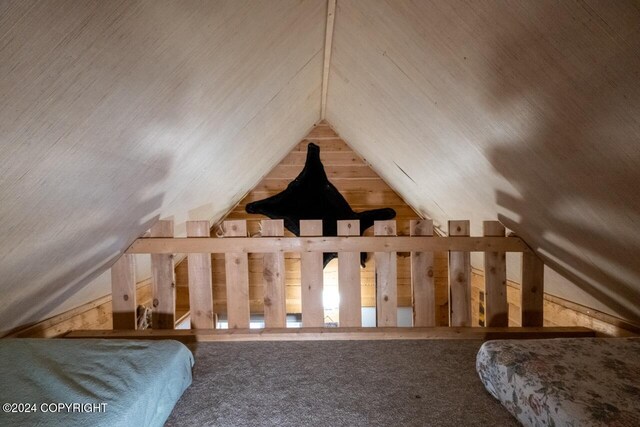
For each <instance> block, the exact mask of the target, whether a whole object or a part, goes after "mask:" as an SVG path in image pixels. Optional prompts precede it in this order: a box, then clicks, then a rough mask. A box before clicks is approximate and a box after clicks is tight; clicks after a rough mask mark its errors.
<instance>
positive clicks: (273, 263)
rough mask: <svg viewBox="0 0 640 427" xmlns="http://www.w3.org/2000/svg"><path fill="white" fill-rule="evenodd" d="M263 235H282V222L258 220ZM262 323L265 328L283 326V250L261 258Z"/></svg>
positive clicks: (284, 310) (285, 323)
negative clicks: (262, 281)
mask: <svg viewBox="0 0 640 427" xmlns="http://www.w3.org/2000/svg"><path fill="white" fill-rule="evenodd" d="M260 225H261V228H262V236H263V237H278V236H284V222H283V221H282V220H281V219H279V220H270V219H265V220H262V221H261V222H260ZM263 264H264V266H263V272H262V278H263V280H264V323H265V326H266V327H267V328H285V327H286V326H287V309H286V306H285V303H286V298H285V288H284V286H285V282H284V279H285V277H284V276H285V269H284V253H283V252H267V253H265V254H264V258H263Z"/></svg>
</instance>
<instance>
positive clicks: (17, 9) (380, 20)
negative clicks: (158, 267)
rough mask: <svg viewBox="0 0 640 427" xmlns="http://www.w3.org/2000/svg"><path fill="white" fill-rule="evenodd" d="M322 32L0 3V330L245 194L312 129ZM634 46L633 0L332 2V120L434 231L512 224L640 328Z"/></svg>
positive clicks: (143, 10) (576, 289)
mask: <svg viewBox="0 0 640 427" xmlns="http://www.w3.org/2000/svg"><path fill="white" fill-rule="evenodd" d="M326 20H327V4H326V1H325V0H308V1H297V0H291V1H290V0H277V1H239V0H233V1H231V0H230V1H211V2H197V3H194V2H131V1H115V0H114V1H109V2H101V1H45V2H35V1H21V0H17V1H4V2H0V170H1V172H2V173H1V174H0V199H1V201H0V238H1V239H2V242H3V243H2V244H1V245H0V292H1V298H0V325H1V326H0V329H1V330H0V335H1V333H2V331H7V330H10V329H11V328H13V327H15V326H18V325H22V324H25V323H28V322H33V321H36V320H39V319H42V318H45V317H47V316H50V315H53V314H56V313H58V312H61V311H64V310H66V309H69V308H72V307H74V306H77V305H78V304H81V303H83V302H86V301H88V300H91V299H94V298H97V297H99V296H101V295H104V294H106V293H108V292H109V285H108V283H109V281H108V267H109V266H110V264H111V263H112V262H113V261H114V259H115V257H117V256H118V254H119V253H120V252H121V251H122V250H124V249H125V248H126V247H127V246H128V245H129V243H130V242H131V241H132V240H133V239H135V238H136V237H137V236H139V235H141V234H142V233H144V232H145V231H146V230H147V229H148V228H149V226H150V224H151V223H152V222H153V221H154V220H156V219H157V218H159V217H163V218H164V217H174V219H175V220H176V223H177V224H178V225H181V224H183V223H184V221H185V220H186V219H188V218H194V219H202V218H210V219H212V220H216V219H217V218H220V217H221V216H222V215H223V214H224V212H226V211H227V210H228V209H229V208H230V207H232V206H233V205H234V204H235V203H237V202H238V201H239V200H240V198H241V197H242V196H243V194H244V193H245V192H246V191H248V190H249V189H250V188H251V187H252V186H253V185H254V184H256V183H257V182H258V181H259V180H260V178H261V177H262V176H263V175H265V174H266V173H267V172H268V171H269V170H270V169H271V168H272V167H273V166H274V165H275V164H276V163H277V162H278V161H279V160H280V159H281V158H282V157H283V156H284V155H286V153H287V152H288V151H289V150H290V149H291V148H292V147H293V145H294V144H295V143H296V142H298V141H299V140H300V139H301V138H302V137H303V136H304V135H305V134H306V133H307V132H308V130H309V129H310V128H311V127H312V126H313V124H314V123H316V122H318V121H319V119H320V105H321V87H322V80H323V71H322V70H323V49H324V39H325V25H326ZM639 51H640V11H639V6H638V3H637V2H633V1H616V2H597V1H587V2H577V1H576V2H573V1H564V2H551V1H535V2H533V1H524V0H523V1H521V2H505V3H503V2H497V1H496V2H466V1H432V2H428V1H400V0H394V1H378V0H375V1H373V0H367V1H365V0H360V1H356V0H352V1H349V0H338V2H337V10H336V14H335V29H334V33H333V43H332V49H331V53H332V54H331V62H330V68H329V75H328V77H329V78H328V82H329V84H328V96H327V108H326V117H327V119H328V121H329V122H330V123H331V124H332V125H333V126H334V128H335V129H336V130H337V131H338V132H339V133H340V134H341V136H342V137H343V138H344V139H345V140H346V141H347V142H349V143H350V144H351V145H352V146H353V148H354V149H356V150H357V151H358V152H359V153H360V154H361V155H362V156H363V157H365V158H366V159H367V161H369V162H370V163H371V164H372V166H373V168H374V169H375V170H376V171H377V172H378V173H380V174H381V175H382V176H383V177H384V178H385V179H386V180H387V181H388V182H389V183H390V184H391V185H392V186H393V187H394V188H395V189H396V190H397V191H398V192H399V193H401V194H402V195H403V197H404V198H405V199H406V200H407V201H408V202H409V203H411V204H412V205H413V206H414V207H415V208H416V209H418V210H419V211H420V212H422V213H423V214H424V215H426V216H429V217H432V218H434V220H435V221H436V222H437V223H439V224H441V225H443V228H445V227H446V221H447V220H448V219H471V220H472V224H474V225H475V226H476V229H475V230H474V231H475V232H476V233H478V232H479V228H477V227H479V225H480V224H481V221H482V220H485V219H494V218H496V216H498V217H499V218H500V220H502V221H503V223H504V224H505V225H507V226H508V227H509V228H510V229H512V230H514V231H515V232H516V233H518V234H519V235H521V236H523V237H524V238H525V239H526V240H527V242H529V243H530V244H531V245H532V246H533V247H535V248H536V250H538V252H539V253H540V254H541V255H542V256H543V257H544V258H545V260H546V261H547V263H548V265H550V266H552V267H553V268H554V270H555V272H554V271H551V270H548V271H547V277H548V278H549V280H548V288H547V289H548V290H549V291H550V292H551V293H554V294H556V295H559V296H563V297H565V298H568V299H571V300H574V301H576V302H580V303H583V304H586V305H589V306H592V307H594V308H599V309H601V310H604V311H607V312H610V313H613V314H617V315H620V316H623V317H626V318H628V319H631V320H638V319H640V305H639V304H638V301H640V258H638V255H637V254H638V253H639V251H638V250H639V249H640V192H639V191H637V189H636V188H635V186H636V185H637V182H638V181H639V178H640V173H639V172H638V171H639V170H640V168H639V166H640V141H639V137H640V114H639V113H640V111H639V106H640V85H639V84H638V81H639V80H638V77H640V76H639V74H640V55H638V53H640V52H639ZM145 268H146V266H145V265H141V266H140V274H141V275H144V274H145ZM105 272H106V273H105ZM572 282H573V283H572Z"/></svg>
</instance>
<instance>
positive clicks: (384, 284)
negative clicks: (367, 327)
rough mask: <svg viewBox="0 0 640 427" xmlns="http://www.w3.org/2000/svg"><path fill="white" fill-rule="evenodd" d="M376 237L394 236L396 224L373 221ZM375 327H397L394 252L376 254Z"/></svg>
mask: <svg viewBox="0 0 640 427" xmlns="http://www.w3.org/2000/svg"><path fill="white" fill-rule="evenodd" d="M373 233H374V234H375V235H376V236H395V235H396V222H395V221H393V220H391V221H375V222H374V224H373ZM375 264H376V266H375V268H376V297H377V304H376V314H377V326H397V325H398V263H397V253H396V252H376V253H375Z"/></svg>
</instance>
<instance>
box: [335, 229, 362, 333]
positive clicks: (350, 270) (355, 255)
mask: <svg viewBox="0 0 640 427" xmlns="http://www.w3.org/2000/svg"><path fill="white" fill-rule="evenodd" d="M359 235H360V221H359V220H357V219H355V220H343V221H338V236H359ZM360 286H361V285H360V252H338V289H339V291H340V314H339V316H340V322H339V324H340V326H341V327H360V326H362V297H361V289H360Z"/></svg>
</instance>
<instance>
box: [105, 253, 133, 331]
mask: <svg viewBox="0 0 640 427" xmlns="http://www.w3.org/2000/svg"><path fill="white" fill-rule="evenodd" d="M111 297H112V299H111V305H112V315H113V329H136V327H137V321H136V320H137V319H136V308H137V307H136V265H135V255H132V254H124V255H122V256H121V257H120V258H119V259H118V260H117V261H116V263H115V264H113V266H112V267H111Z"/></svg>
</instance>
